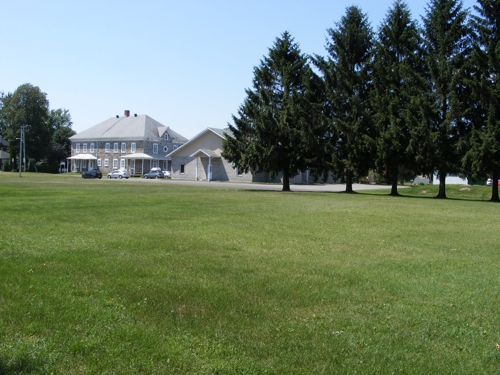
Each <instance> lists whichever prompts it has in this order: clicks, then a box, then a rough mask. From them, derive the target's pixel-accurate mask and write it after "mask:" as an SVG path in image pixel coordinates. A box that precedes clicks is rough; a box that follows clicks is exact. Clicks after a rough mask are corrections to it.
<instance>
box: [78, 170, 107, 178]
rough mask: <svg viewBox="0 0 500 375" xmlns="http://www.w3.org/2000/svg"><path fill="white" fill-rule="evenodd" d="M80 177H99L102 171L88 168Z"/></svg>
mask: <svg viewBox="0 0 500 375" xmlns="http://www.w3.org/2000/svg"><path fill="white" fill-rule="evenodd" d="M82 178H91V179H94V178H98V179H101V178H102V173H101V171H100V170H99V169H89V170H88V171H87V172H85V173H83V174H82Z"/></svg>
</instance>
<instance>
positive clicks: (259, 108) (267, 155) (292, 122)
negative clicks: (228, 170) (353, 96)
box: [222, 32, 316, 191]
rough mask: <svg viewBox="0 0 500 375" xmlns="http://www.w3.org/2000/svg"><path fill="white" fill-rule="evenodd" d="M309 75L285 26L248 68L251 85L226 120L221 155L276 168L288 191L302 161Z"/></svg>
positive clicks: (311, 110) (309, 118) (252, 167)
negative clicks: (235, 113)
mask: <svg viewBox="0 0 500 375" xmlns="http://www.w3.org/2000/svg"><path fill="white" fill-rule="evenodd" d="M313 79H314V74H313V72H312V70H311V68H310V67H309V64H308V59H307V57H306V56H305V55H303V54H302V53H301V52H300V49H299V46H298V45H297V44H296V43H294V41H293V38H292V37H291V35H290V34H289V33H288V32H285V33H284V34H283V35H282V36H281V38H277V39H276V41H275V43H274V45H273V47H272V48H270V49H269V55H268V56H267V57H264V59H263V60H261V63H260V65H259V66H258V67H256V68H254V79H253V90H251V89H247V90H246V94H247V98H246V99H245V101H244V103H243V104H242V105H241V107H240V108H239V110H238V116H233V121H234V125H231V124H229V134H228V137H227V138H226V139H225V140H224V141H223V149H224V151H223V153H222V156H223V157H224V158H226V159H227V160H229V161H230V162H232V163H233V165H234V166H235V167H237V168H238V169H239V170H241V171H244V172H248V171H251V172H252V173H258V172H264V171H265V172H268V173H271V174H278V173H280V172H282V173H283V191H290V177H291V176H293V175H294V174H295V173H296V172H297V171H298V170H304V169H305V168H307V164H308V163H307V156H306V153H307V150H308V149H309V148H308V145H307V142H308V140H309V139H310V136H309V133H310V132H309V128H310V127H311V126H313V125H312V124H313V119H314V114H315V111H316V109H315V107H314V106H313V105H312V104H311V102H310V99H311V98H312V97H313V96H314V95H313V94H312V93H311V90H310V85H311V82H312V81H313Z"/></svg>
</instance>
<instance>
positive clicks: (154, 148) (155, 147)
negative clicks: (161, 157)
mask: <svg viewBox="0 0 500 375" xmlns="http://www.w3.org/2000/svg"><path fill="white" fill-rule="evenodd" d="M157 153H158V143H155V144H153V154H157Z"/></svg>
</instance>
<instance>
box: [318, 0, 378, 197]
mask: <svg viewBox="0 0 500 375" xmlns="http://www.w3.org/2000/svg"><path fill="white" fill-rule="evenodd" d="M328 34H329V39H328V40H327V45H326V49H327V52H328V58H327V59H324V58H322V57H320V56H316V58H315V63H316V65H317V66H318V68H319V69H320V70H321V72H322V75H323V79H324V82H325V87H326V96H327V106H326V109H325V110H326V114H327V115H328V116H329V117H330V122H329V129H328V131H327V134H328V137H329V140H330V152H331V160H328V162H329V163H330V164H331V166H332V169H333V170H334V171H335V172H336V173H337V174H340V173H344V176H345V181H346V192H348V193H352V192H353V189H352V183H353V177H354V176H362V175H366V174H367V172H368V169H369V168H370V167H371V166H372V165H373V156H374V150H375V143H374V138H373V137H374V135H375V134H374V126H373V123H372V121H371V118H370V103H369V92H370V87H371V78H370V74H371V71H370V68H371V61H372V49H373V31H372V29H371V26H370V23H369V22H368V18H367V16H366V15H365V14H364V13H363V12H362V11H361V9H360V8H358V7H356V6H350V7H348V8H347V9H346V14H345V15H344V16H343V17H342V18H341V21H340V22H339V23H337V24H336V28H335V29H328ZM325 162H326V161H325Z"/></svg>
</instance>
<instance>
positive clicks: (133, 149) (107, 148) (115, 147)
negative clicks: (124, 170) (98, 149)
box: [75, 142, 177, 154]
mask: <svg viewBox="0 0 500 375" xmlns="http://www.w3.org/2000/svg"><path fill="white" fill-rule="evenodd" d="M173 149H174V150H177V145H174V146H173ZM110 150H111V143H110V142H106V146H105V147H104V152H106V153H109V152H110ZM136 150H137V147H136V143H135V142H132V143H131V144H130V153H132V154H135V152H136ZM168 150H169V149H168V146H164V147H163V152H165V153H167V152H168ZM75 152H76V153H77V154H79V153H80V143H77V144H76V145H75ZM82 152H83V153H84V154H86V153H87V144H86V143H83V144H82ZM89 152H90V153H91V154H93V153H94V152H95V149H94V143H91V144H90V149H89ZM120 152H121V153H122V154H125V153H127V144H126V143H125V142H122V144H121V151H120ZM113 153H114V154H117V153H118V142H115V143H113ZM157 153H158V143H154V144H153V154H157Z"/></svg>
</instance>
